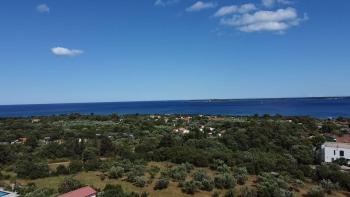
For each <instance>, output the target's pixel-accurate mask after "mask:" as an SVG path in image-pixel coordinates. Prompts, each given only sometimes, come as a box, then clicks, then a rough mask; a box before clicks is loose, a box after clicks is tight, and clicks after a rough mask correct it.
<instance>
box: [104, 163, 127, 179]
mask: <svg viewBox="0 0 350 197" xmlns="http://www.w3.org/2000/svg"><path fill="white" fill-rule="evenodd" d="M123 173H124V169H123V168H122V167H119V166H118V167H114V166H113V167H112V168H111V169H109V171H108V177H109V178H110V179H118V178H121V177H122V176H123Z"/></svg>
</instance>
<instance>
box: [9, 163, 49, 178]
mask: <svg viewBox="0 0 350 197" xmlns="http://www.w3.org/2000/svg"><path fill="white" fill-rule="evenodd" d="M15 172H16V173H17V176H18V177H19V178H30V179H37V178H43V177H47V176H49V167H48V165H47V164H45V163H34V162H33V161H28V160H25V161H19V162H18V163H17V165H16V168H15Z"/></svg>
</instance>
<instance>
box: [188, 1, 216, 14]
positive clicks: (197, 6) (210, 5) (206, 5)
mask: <svg viewBox="0 0 350 197" xmlns="http://www.w3.org/2000/svg"><path fill="white" fill-rule="evenodd" d="M214 7H216V4H215V3H212V2H207V3H205V2H202V1H197V2H196V3H195V4H193V5H192V6H191V7H189V8H187V9H186V11H187V12H194V11H200V10H204V9H209V8H214Z"/></svg>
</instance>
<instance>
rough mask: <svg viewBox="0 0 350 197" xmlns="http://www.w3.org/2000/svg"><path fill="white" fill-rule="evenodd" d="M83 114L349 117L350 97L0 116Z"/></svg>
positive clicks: (100, 106)
mask: <svg viewBox="0 0 350 197" xmlns="http://www.w3.org/2000/svg"><path fill="white" fill-rule="evenodd" d="M75 112H77V113H81V114H90V113H94V114H100V115H105V114H111V113H117V114H136V113H139V114H206V115H254V114H260V115H262V114H270V115H275V114H281V115H298V116H299V115H308V116H312V117H315V118H329V117H339V116H343V117H350V97H342V98H297V99H296V98H291V99H241V100H221V101H211V102H210V101H204V100H203V101H151V102H113V103H112V102H111V103H75V104H42V105H2V106H1V105H0V117H27V116H42V115H60V114H70V113H75Z"/></svg>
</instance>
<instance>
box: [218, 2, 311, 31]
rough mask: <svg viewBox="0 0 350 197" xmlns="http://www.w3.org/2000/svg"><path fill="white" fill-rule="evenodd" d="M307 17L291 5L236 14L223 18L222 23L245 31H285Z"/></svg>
mask: <svg viewBox="0 0 350 197" xmlns="http://www.w3.org/2000/svg"><path fill="white" fill-rule="evenodd" d="M305 19H307V16H306V15H305V16H304V18H303V19H302V18H300V17H299V16H298V13H297V11H296V9H294V8H291V7H289V8H286V9H278V10H276V11H257V12H255V13H253V14H249V13H246V14H242V15H234V16H232V17H230V18H222V19H221V21H220V23H221V24H223V25H227V26H232V27H235V28H237V29H238V30H240V31H244V32H257V31H277V32H283V31H284V30H286V29H288V28H289V27H290V26H297V25H299V23H300V21H302V20H305Z"/></svg>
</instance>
